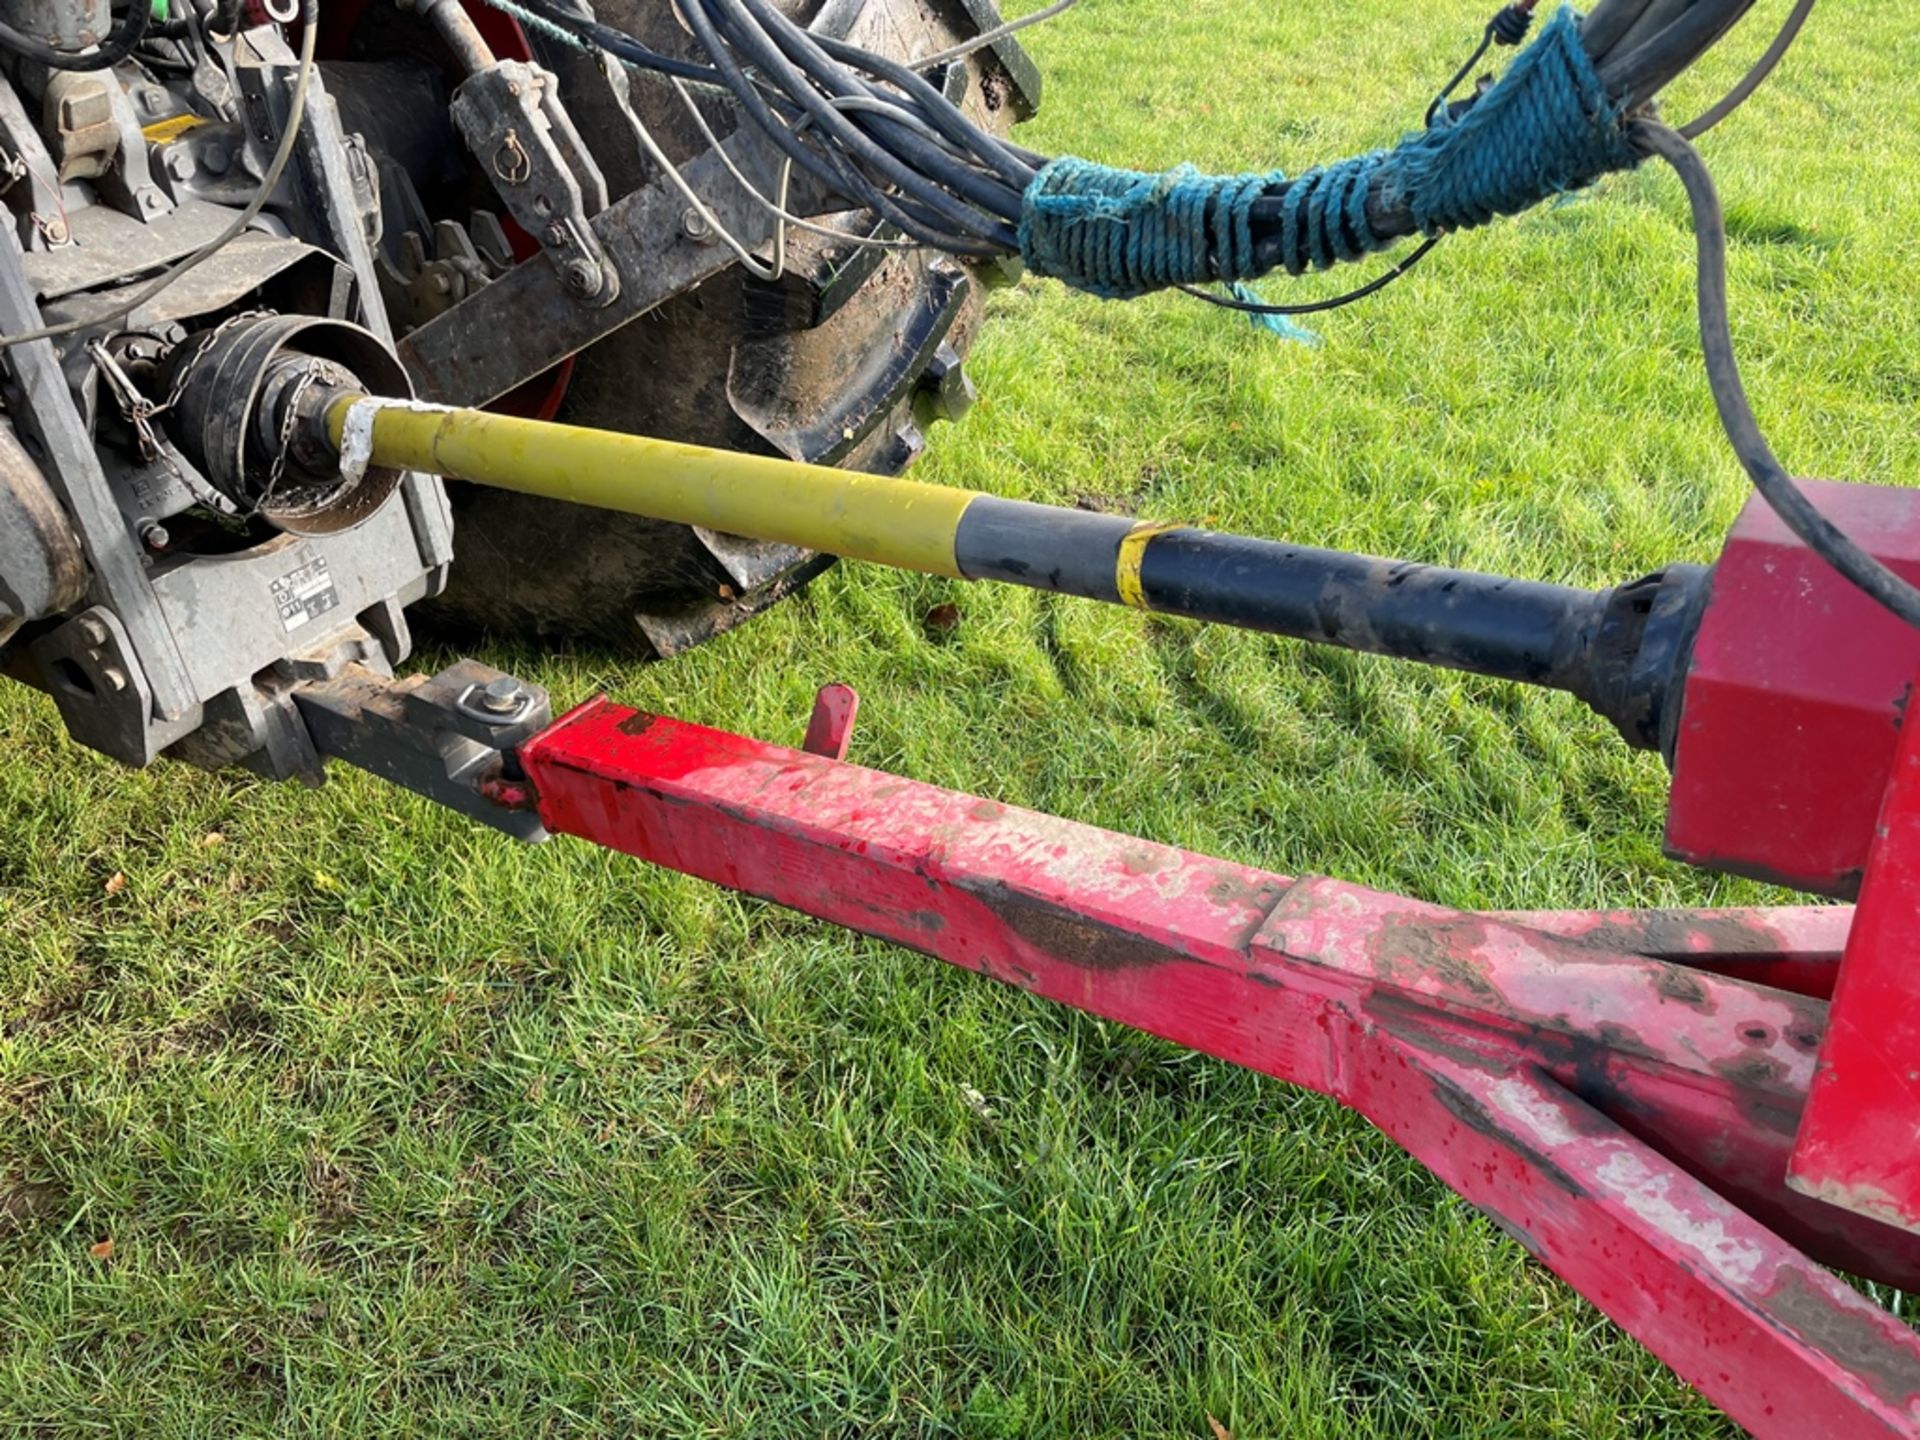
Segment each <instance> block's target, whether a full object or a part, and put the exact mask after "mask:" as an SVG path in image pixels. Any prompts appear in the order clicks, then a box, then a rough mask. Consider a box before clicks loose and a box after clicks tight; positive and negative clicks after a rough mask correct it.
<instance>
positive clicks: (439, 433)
mask: <svg viewBox="0 0 1920 1440" xmlns="http://www.w3.org/2000/svg"><path fill="white" fill-rule="evenodd" d="M350 411H358V412H359V413H357V414H355V415H354V419H353V425H352V427H351V428H352V430H353V431H354V432H355V434H354V436H353V438H354V439H355V441H356V442H363V443H364V442H365V440H366V437H369V436H370V445H369V446H368V451H369V453H368V454H367V455H366V456H365V457H362V456H360V455H355V456H354V457H352V458H353V459H355V460H364V461H370V462H371V463H372V464H375V465H383V466H392V467H395V468H397V469H402V470H425V471H428V472H430V473H432V474H435V475H444V476H447V477H449V478H451V479H455V480H467V481H471V482H473V483H475V484H480V485H491V486H494V487H495V488H497V489H502V490H514V491H518V492H519V493H521V494H523V495H544V496H547V497H549V498H551V499H554V500H565V501H569V502H571V503H573V504H577V505H592V506H596V507H598V508H600V509H602V510H618V511H621V512H623V513H625V514H629V515H645V516H648V517H650V518H652V519H656V520H669V521H674V522H677V523H679V524H682V525H704V526H706V527H708V528H709V529H712V530H723V531H726V532H727V533H729V534H733V535H747V536H751V537H753V538H754V539H757V540H773V541H778V542H781V543H783V544H788V545H798V546H801V547H803V548H804V549H808V550H819V551H823V552H825V553H827V554H830V555H843V556H847V557H850V558H852V559H857V560H871V561H875V562H877V563H879V564H882V565H893V566H897V567H899V568H901V569H906V570H919V571H922V572H923V573H926V574H930V575H949V576H954V577H956V578H958V577H959V576H960V568H959V565H958V562H957V561H956V560H955V558H954V549H953V545H954V532H955V530H956V529H957V528H958V526H959V524H960V516H961V513H962V512H963V511H964V510H965V509H966V508H967V506H968V505H969V504H971V503H972V502H973V500H974V499H975V498H976V496H977V495H978V494H979V492H978V491H974V490H960V489H955V488H953V487H950V486H946V485H927V484H923V483H921V482H918V481H914V480H900V479H896V478H894V477H891V476H886V475H863V474H860V473H858V472H856V471H849V470H835V469H832V468H830V467H828V466H825V465H805V464H801V463H799V462H797V461H792V460H782V459H778V458H775V457H771V456H765V455H739V454H735V453H734V452H732V451H730V450H714V449H709V448H707V447H705V446H701V445H682V444H678V443H676V442H674V441H670V440H653V439H649V438H647V437H646V436H643V435H625V434H620V433H617V432H614V431H606V430H586V429H581V428H579V427H577V426H572V425H555V424H552V423H550V422H547V421H541V420H522V419H519V418H518V417H515V416H511V415H494V414H490V413H488V412H486V411H483V410H452V409H444V408H441V407H437V406H429V405H422V404H416V403H413V402H409V401H404V400H375V399H369V398H367V397H364V396H358V395H346V396H342V397H340V398H339V399H337V400H335V401H334V402H333V404H332V405H331V406H329V407H328V410H327V433H328V436H329V438H330V439H331V441H332V443H333V446H334V448H335V449H336V450H337V449H340V448H341V447H342V442H343V437H344V436H345V434H346V432H347V431H348V429H349V426H348V414H349V412H350ZM369 411H370V414H369ZM359 448H360V444H358V443H357V444H356V445H355V449H356V450H358V449H359Z"/></svg>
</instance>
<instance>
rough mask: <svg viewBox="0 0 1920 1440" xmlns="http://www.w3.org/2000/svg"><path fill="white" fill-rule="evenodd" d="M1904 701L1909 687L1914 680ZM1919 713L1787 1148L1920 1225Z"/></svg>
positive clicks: (1898, 766)
mask: <svg viewBox="0 0 1920 1440" xmlns="http://www.w3.org/2000/svg"><path fill="white" fill-rule="evenodd" d="M1908 694H1909V708H1911V694H1912V692H1911V691H1909V692H1908ZM1916 951H1920V725H1914V724H1908V725H1905V726H1903V727H1902V730H1901V734H1900V743H1899V748H1898V750H1897V752H1896V755H1895V760H1894V769H1893V778H1892V781H1891V783H1890V784H1889V785H1888V786H1887V793H1886V797H1885V800H1884V801H1883V803H1882V805H1881V808H1880V815H1879V821H1878V824H1877V825H1876V826H1875V827H1874V841H1873V848H1872V849H1871V850H1870V851H1869V852H1868V856H1867V865H1866V877H1865V879H1864V880H1863V882H1862V884H1861V888H1860V906H1859V914H1858V916H1857V917H1856V919H1855V920H1854V924H1853V930H1852V933H1851V935H1850V936H1849V938H1848V941H1847V950H1846V955H1845V958H1844V959H1843V961H1842V963H1841V966H1840V983H1839V988H1838V990H1837V991H1836V993H1835V995H1834V999H1833V1012H1832V1023H1831V1025H1830V1026H1829V1027H1828V1031H1827V1035H1826V1040H1825V1044H1823V1045H1822V1046H1821V1050H1820V1065H1819V1071H1818V1073H1817V1074H1816V1075H1815V1077H1814V1080H1813V1091H1812V1096H1811V1098H1810V1099H1809V1101H1808V1103H1807V1106H1806V1110H1805V1114H1804V1116H1803V1118H1802V1121H1801V1125H1800V1137H1799V1144H1798V1146H1797V1147H1796V1148H1795V1150H1794V1153H1793V1165H1792V1175H1791V1179H1790V1182H1789V1183H1791V1184H1792V1185H1793V1187H1794V1188H1795V1189H1796V1190H1799V1191H1802V1192H1804V1193H1806V1194H1808V1195H1814V1196H1818V1197H1819V1198H1820V1199H1822V1200H1825V1201H1827V1202H1829V1203H1831V1204H1834V1205H1843V1206H1845V1207H1846V1208H1847V1209H1849V1210H1853V1211H1857V1212H1859V1213H1860V1214H1863V1215H1871V1216H1874V1217H1875V1218H1877V1219H1879V1220H1883V1221H1885V1222H1886V1223H1888V1224H1890V1225H1899V1226H1903V1227H1904V1228H1906V1229H1908V1230H1917V1231H1920V1006H1916V1005H1915V1003H1914V963H1915V954H1916Z"/></svg>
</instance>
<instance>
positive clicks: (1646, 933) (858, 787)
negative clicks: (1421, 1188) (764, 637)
mask: <svg viewBox="0 0 1920 1440" xmlns="http://www.w3.org/2000/svg"><path fill="white" fill-rule="evenodd" d="M820 728H821V730H822V732H823V733H822V734H821V735H820V736H818V737H816V739H817V741H820V742H824V743H819V744H818V748H819V749H821V750H824V751H825V752H826V753H825V754H817V753H816V754H810V753H807V752H806V751H801V750H790V749H786V748H783V747H780V746H776V745H769V744H764V743H762V742H759V741H755V740H750V739H747V738H745V737H742V736H738V735H732V734H728V733H726V732H723V731H717V730H710V729H706V728H704V727H701V726H697V725H688V724H683V723H681V722H679V721H674V720H669V719H664V718H660V717H657V716H652V715H645V714H639V713H636V712H634V711H631V710H627V709H623V708H621V707H619V706H616V705H613V704H610V703H608V702H606V701H604V700H599V701H593V702H591V703H589V704H587V705H584V706H581V707H580V708H578V709H576V710H575V711H573V712H572V713H571V714H569V715H567V716H565V717H563V718H562V719H561V720H559V721H558V722H556V723H555V724H554V725H553V726H552V727H551V728H550V729H548V730H547V731H545V732H543V733H542V734H541V735H539V736H537V737H535V739H534V740H532V741H531V742H530V743H528V744H527V745H526V746H524V747H523V748H522V750H521V752H520V761H521V764H522V765H523V766H524V767H525V770H526V774H527V777H528V780H529V781H530V784H531V787H532V790H533V792H534V798H533V801H532V803H534V804H536V805H537V808H538V810H539V814H540V817H541V819H542V821H543V823H544V824H545V825H546V827H547V828H548V829H549V830H552V831H554V832H556V833H564V834H571V835H576V836H580V837H582V838H585V839H588V840H591V841H593V842H595V843H597V844H601V845H606V846H610V847H612V848H614V849H618V850H622V851H625V852H627V853H629V854H633V855H636V856H639V857H640V858H642V859H646V860H651V861H653V862H655V863H658V864H662V865H666V866H669V867H671V868H673V869H676V870H681V871H684V872H686V873H688V874H692V875H697V876H700V877H702V878H705V879H707V880H711V881H713V882H715V883H717V884H720V885H725V886H728V887H730V888H733V889H736V890H740V891H744V892H746V893H749V894H753V895H758V896H761V897H763V898H765V899H768V900H772V901H775V902H777V903H779V904H783V905H788V906H791V907H793V908H795V909H797V910H801V911H804V912H806V913H808V914H811V915H816V916H819V917H822V918H824V919H827V920H829V921H832V922H834V923H837V924H840V925H844V926H847V927H848V928H850V929H854V930H859V931H862V932H864V933H867V934H870V935H876V936H880V937H882V938H885V939H889V940H893V941H896V942H898V943H900V944H902V945H906V946H908V947H911V948H913V949H915V950H919V951H922V952H924V953H926V954H929V955H933V956H936V957H938V958H940V959H943V960H947V961H950V962H952V963H954V964H956V965H961V966H964V967H966V968H969V969H974V970H978V971H980V972H982V973H983V974H986V975H990V976H992V977H993V978H995V979H998V980H1001V981H1004V982H1005V983H1007V984H1010V985H1015V986H1018V987H1020V988H1022V989H1025V990H1030V991H1032V992H1033V993H1035V994H1036V995H1040V996H1042V997H1044V998H1046V999H1050V1000H1055V1001H1059V1002H1061V1003H1064V1004H1068V1005H1073V1006H1075V1007H1077V1008H1080V1009H1083V1010H1086V1011H1088V1012H1090V1013H1093V1014H1096V1015H1101V1016H1104V1017H1107V1018H1109V1019H1113V1020H1117V1021H1120V1022H1122V1023H1124V1024H1128V1025H1132V1026H1135V1027H1137V1028H1139V1029H1141V1030H1145V1031H1147V1032H1149V1033H1151V1034H1155V1035H1159V1036H1162V1037H1164V1038H1166V1039H1169V1040H1173V1041H1176V1042H1178V1043H1181V1044H1185V1045H1190V1046H1192V1047H1194V1048H1196V1049H1199V1050H1202V1051H1204V1052H1206V1053H1208V1054H1211V1055H1216V1056H1218V1057H1220V1058H1222V1059H1225V1060H1228V1061H1231V1062H1233V1063H1235V1064H1240V1065H1246V1066H1248V1067H1250V1068H1252V1069H1255V1070H1259V1071H1262V1072H1264V1073H1266V1074H1270V1075H1275V1076H1278V1077H1280V1078H1281V1079H1284V1080H1288V1081H1292V1082H1294V1083H1296V1084H1301V1085H1306V1086H1308V1087H1310V1088H1312V1089H1314V1090H1318V1091H1320V1092H1322V1093H1324V1094H1327V1095H1330V1096H1333V1097H1334V1098H1336V1099H1338V1100H1340V1101H1341V1102H1342V1103H1344V1104H1347V1105H1350V1106H1352V1107H1353V1108H1355V1109H1356V1110H1358V1111H1360V1112H1361V1113H1362V1114H1364V1115H1366V1116H1367V1118H1368V1119H1370V1120H1371V1121H1372V1122H1373V1123H1374V1124H1375V1125H1377V1126H1378V1127H1379V1128H1380V1129H1381V1130H1383V1131H1384V1132H1385V1133H1386V1134H1387V1135H1388V1136H1390V1137H1391V1138H1392V1139H1393V1140H1394V1141H1395V1142H1397V1143H1398V1144H1400V1145H1401V1146H1402V1147H1404V1148H1405V1149H1406V1150H1407V1151H1409V1152H1410V1153H1411V1154H1412V1155H1414V1156H1415V1157H1416V1158H1417V1159H1419V1160H1420V1161H1421V1162H1422V1163H1423V1164H1425V1165H1426V1166H1427V1167H1428V1168H1429V1169H1431V1170H1432V1171H1433V1172H1434V1173H1435V1174H1436V1175H1438V1176H1439V1177H1440V1178H1441V1179H1442V1180H1444V1181H1445V1182H1446V1183H1447V1184H1448V1185H1450V1186H1451V1187H1453V1188H1454V1189H1455V1190H1456V1191H1458V1192H1459V1193H1460V1194H1461V1195H1462V1196H1464V1197H1465V1198H1466V1199H1468V1200H1469V1201H1471V1202H1472V1203H1473V1204H1475V1205H1477V1206H1478V1207H1480V1208H1481V1209H1482V1210H1484V1211H1486V1212H1487V1213H1488V1214H1489V1215H1490V1216H1492V1217H1493V1218H1494V1219H1495V1220H1496V1221H1497V1222H1498V1223H1499V1224H1500V1225H1501V1226H1502V1227H1503V1228H1504V1229H1505V1230H1507V1231H1508V1232H1509V1233H1510V1234H1512V1235H1513V1236H1514V1237H1515V1238H1517V1239H1518V1240H1520V1242H1521V1243H1522V1244H1523V1245H1525V1246H1526V1247H1527V1248H1528V1249H1529V1250H1530V1251H1531V1252H1532V1253H1533V1254H1534V1255H1536V1256H1537V1257H1538V1258H1539V1259H1540V1260H1541V1261H1542V1262H1544V1263H1545V1264H1546V1265H1548V1266H1549V1267H1550V1268H1551V1269H1553V1270H1554V1271H1555V1272H1556V1273H1557V1274H1559V1275H1560V1276H1561V1277H1563V1278H1564V1279H1566V1280H1567V1281H1568V1282H1569V1283H1571V1284H1572V1285H1573V1286H1574V1287H1575V1288H1576V1289H1578V1290H1579V1291H1580V1292H1581V1293H1582V1294H1584V1295H1585V1296H1587V1297H1588V1298H1589V1299H1590V1300H1591V1301H1592V1302H1593V1303H1594V1304H1595V1305H1597V1306H1598V1307H1599V1308H1600V1309H1601V1310H1603V1311H1604V1312H1605V1313H1606V1314H1607V1315H1609V1316H1611V1317H1612V1318H1613V1319H1614V1320H1615V1321H1616V1322H1618V1323H1619V1324H1620V1325H1622V1326H1623V1327H1625V1328H1626V1329H1627V1330H1629V1331H1630V1332H1631V1333H1632V1334H1634V1335H1635V1336H1636V1337H1638V1338H1639V1339H1640V1341H1641V1342H1642V1343H1643V1344H1645V1345H1646V1346H1647V1347H1648V1348H1649V1349H1650V1350H1652V1351H1653V1352H1654V1353H1655V1354H1657V1355H1659V1356H1660V1357H1661V1358H1662V1359H1663V1360H1665V1361H1666V1363H1667V1364H1669V1365H1670V1366H1672V1367H1673V1369H1674V1370H1675V1371H1676V1372H1677V1373H1678V1374H1680V1375H1681V1376H1682V1377H1683V1378H1684V1379H1686V1380H1687V1381H1688V1382H1689V1383H1691V1384H1693V1385H1694V1386H1696V1387H1697V1388H1699V1389H1700V1390H1701V1391H1702V1392H1703V1393H1705V1394H1706V1395H1707V1396H1709V1397H1710V1398H1711V1399H1712V1400H1714V1401H1715V1403H1717V1404H1718V1405H1720V1406H1721V1407H1722V1408H1723V1409H1724V1410H1726V1412H1727V1413H1728V1414H1729V1415H1731V1416H1732V1417H1733V1418H1734V1419H1736V1420H1738V1421H1739V1422H1740V1423H1741V1424H1743V1425H1745V1426H1747V1427H1748V1428H1749V1429H1750V1430H1752V1431H1754V1432H1755V1433H1756V1434H1759V1435H1762V1436H1774V1435H1777V1436H1805V1435H1811V1434H1819V1435H1832V1436H1855V1435H1861V1436H1866V1435H1876V1436H1891V1435H1911V1434H1914V1433H1915V1432H1916V1430H1920V1335H1916V1334H1915V1332H1914V1331H1913V1330H1911V1329H1909V1328H1908V1327H1907V1326H1906V1325H1904V1324H1903V1323H1902V1322H1901V1321H1899V1320H1898V1319H1897V1318H1895V1317H1894V1316H1892V1315H1891V1314H1888V1313H1887V1312H1886V1311H1884V1310H1882V1309H1880V1308H1879V1307H1877V1306H1875V1305H1874V1304H1872V1303H1871V1302H1870V1301H1868V1300H1867V1299H1865V1298H1864V1297H1863V1296H1862V1295H1860V1294H1859V1293H1858V1292H1857V1291H1855V1290H1854V1289H1852V1288H1850V1287H1849V1286H1847V1285H1845V1284H1843V1283H1842V1282H1841V1281H1839V1280H1837V1279H1835V1278H1834V1277H1833V1276H1832V1275H1830V1274H1829V1273H1828V1272H1827V1271H1826V1270H1824V1269H1823V1268H1821V1265H1820V1263H1818V1262H1820V1261H1825V1262H1827V1263H1832V1264H1837V1265H1842V1266H1845V1267H1846V1268H1848V1269H1851V1270H1855V1271H1857V1272H1859V1273H1861V1274H1864V1275H1868V1276H1871V1277H1875V1278H1879V1279H1883V1280H1886V1281H1889V1282H1891V1283H1895V1284H1901V1285H1905V1286H1915V1285H1920V1236H1916V1235H1913V1234H1911V1233H1909V1232H1907V1231H1905V1230H1902V1229H1897V1228H1894V1227H1892V1226H1888V1225H1885V1224H1882V1223H1880V1222H1879V1221H1877V1220H1874V1219H1871V1218H1868V1217H1865V1216H1862V1215H1857V1214H1852V1213H1849V1212H1847V1211H1843V1210H1838V1209H1834V1208H1832V1207H1831V1206H1828V1205H1825V1204H1823V1203H1821V1202H1819V1201H1818V1200H1815V1199H1813V1198H1811V1197H1808V1196H1805V1195H1802V1194H1799V1193H1797V1192H1796V1191H1794V1190H1793V1189H1791V1188H1789V1186H1788V1185H1787V1183H1786V1173H1787V1167H1788V1163H1789V1158H1790V1156H1791V1153H1792V1149H1793V1144H1794V1137H1795V1133H1796V1130H1797V1128H1798V1127H1799V1125H1800V1121H1801V1115H1802V1112H1803V1110H1804V1109H1805V1107H1806V1101H1807V1094H1808V1089H1809V1086H1810V1084H1811V1083H1812V1081H1813V1076H1814V1069H1815V1055H1816V1052H1817V1051H1818V1050H1819V1048H1820V1046H1821V1044H1822V1041H1823V1039H1824V1037H1825V1035H1826V1030H1827V1020H1828V1006H1827V1004H1826V1002H1825V1001H1824V1000H1823V999H1822V998H1820V997H1821V996H1822V995H1823V994H1824V993H1826V992H1827V991H1828V990H1830V989H1831V982H1832V977H1833V972H1834V967H1835V961H1834V957H1835V954H1836V953H1837V949H1838V947H1839V945H1840V943H1841V942H1842V935H1841V929H1840V927H1841V926H1843V925H1844V924H1845V919H1844V918H1843V917H1845V916H1846V912H1845V911H1844V910H1825V911H1821V910H1786V911H1748V912H1658V913H1655V914H1651V915H1569V914H1530V915H1492V914H1472V913H1463V912H1458V911H1451V910H1446V909H1444V908H1441V907H1438V906H1433V905H1426V904H1422V903H1421V902H1418V901H1414V900H1408V899H1405V898H1402V897H1399V896H1394V895H1387V894H1381V893H1378V892H1374V891H1369V890H1365V889H1362V888H1361V887H1358V886H1354V885H1348V884H1344V883H1341V882H1339V881H1333V880H1325V879H1316V878H1311V877H1309V878H1291V877H1287V876H1282V875H1277V874H1272V873H1269V872H1266V871H1261V870H1256V869H1252V868H1250V867H1247V866H1243V865H1236V864H1233V863H1230V862H1227V861H1222V860H1215V859H1211V858H1208V857H1206V856H1202V855H1196V854H1192V853H1190V852H1187V851H1182V850H1177V849H1173V848H1171V847H1168V846H1163V845H1156V844H1152V843H1149V842H1146V841H1142V840H1136V839H1131V838H1128V837H1126V836H1121V835H1116V834H1113V833H1111V832H1108V831H1103V830H1098V829H1095V828H1092V827H1090V826H1085V825H1079V824H1075V823H1072V822H1069V821H1065V820H1060V819H1057V818H1053V817H1050V816H1045V815H1040V814H1036V813H1033V812H1031V811H1024V810H1017V809H1013V808H1010V807H1008V806H1005V805H1001V804H998V803H997V802H994V801H992V800H985V799H981V798H979V797H976V796H971V795H964V794H959V793H956V792H953V791H948V790H942V789H939V788H936V787H934V786H931V785H923V784H919V783H917V782H914V781H910V780H904V779H901V778H899V777H896V776H892V775H887V774H884V773H881V772H877V771H873V770H867V769H863V768H861V767H859V766H856V765H851V764H848V763H846V762H845V761H844V760H841V759H839V758H837V752H839V751H840V749H841V742H842V741H843V739H844V730H843V729H841V728H840V727H838V726H835V725H832V724H831V723H828V722H827V721H825V720H823V721H822V723H821V726H820ZM1641 951H1651V952H1653V953H1652V954H1647V953H1636V952H1641ZM1754 977H1758V978H1760V979H1781V978H1784V979H1789V980H1792V981H1794V982H1796V983H1795V984H1794V985H1793V987H1792V988H1791V989H1781V988H1773V987H1772V986H1770V985H1766V984H1761V983H1756V979H1755V978H1754ZM1795 991H1798V992H1801V993H1794V992H1795Z"/></svg>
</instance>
